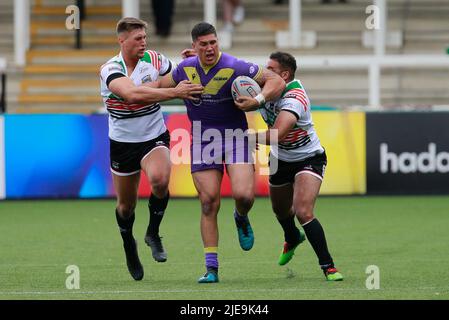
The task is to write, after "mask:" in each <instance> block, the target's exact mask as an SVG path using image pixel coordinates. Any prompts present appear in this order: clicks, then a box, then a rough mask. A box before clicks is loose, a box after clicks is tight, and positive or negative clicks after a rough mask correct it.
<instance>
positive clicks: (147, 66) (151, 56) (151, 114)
mask: <svg viewBox="0 0 449 320" xmlns="http://www.w3.org/2000/svg"><path fill="white" fill-rule="evenodd" d="M174 66H175V65H174V63H173V62H171V61H170V60H169V59H167V58H166V57H164V56H163V55H162V54H160V53H158V52H156V51H152V50H148V51H146V52H145V55H144V56H143V58H141V59H140V60H139V62H138V63H137V65H136V67H135V68H134V71H133V73H132V74H130V75H129V74H128V72H127V69H126V67H125V62H124V60H123V57H122V54H121V53H120V54H118V55H117V56H115V57H113V58H111V59H110V60H109V61H108V62H106V63H105V64H104V65H102V66H101V70H100V80H101V96H102V98H103V103H104V106H105V108H106V110H107V111H108V113H109V138H111V139H112V140H115V141H119V142H144V141H148V140H151V139H154V138H156V137H158V136H160V135H161V134H162V133H164V132H165V131H166V130H167V128H166V127H165V123H164V119H163V116H162V112H161V106H160V105H159V103H152V104H148V105H145V104H138V103H128V102H125V101H124V100H123V99H122V98H121V97H118V96H116V95H114V94H113V93H112V92H111V91H110V90H109V88H108V84H109V83H108V78H109V77H110V76H113V77H111V78H114V76H117V74H118V76H121V75H124V76H126V77H129V78H130V79H131V80H132V81H133V82H134V84H135V85H136V86H139V85H142V84H144V83H146V82H151V81H155V80H157V79H158V77H159V76H163V75H165V74H167V73H169V72H170V71H171V69H172V67H174ZM111 78H110V79H111ZM110 79H109V81H111V80H110Z"/></svg>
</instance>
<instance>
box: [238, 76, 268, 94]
mask: <svg viewBox="0 0 449 320" xmlns="http://www.w3.org/2000/svg"><path fill="white" fill-rule="evenodd" d="M261 91H262V89H260V86H259V84H258V83H257V82H256V81H254V80H253V79H252V78H250V77H247V76H239V77H237V78H235V80H234V81H233V82H232V86H231V93H232V98H233V99H234V100H237V98H238V97H240V96H247V97H252V98H254V97H255V96H257V95H258V94H259V93H260V92H261Z"/></svg>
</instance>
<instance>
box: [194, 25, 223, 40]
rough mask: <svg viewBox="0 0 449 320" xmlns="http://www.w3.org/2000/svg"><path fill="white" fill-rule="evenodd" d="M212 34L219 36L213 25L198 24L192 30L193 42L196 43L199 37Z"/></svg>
mask: <svg viewBox="0 0 449 320" xmlns="http://www.w3.org/2000/svg"><path fill="white" fill-rule="evenodd" d="M212 33H213V34H214V35H215V36H217V30H215V27H214V26H213V25H211V24H210V23H207V22H200V23H198V24H196V25H195V26H194V27H193V29H192V41H196V40H197V39H198V37H201V36H205V35H208V34H212Z"/></svg>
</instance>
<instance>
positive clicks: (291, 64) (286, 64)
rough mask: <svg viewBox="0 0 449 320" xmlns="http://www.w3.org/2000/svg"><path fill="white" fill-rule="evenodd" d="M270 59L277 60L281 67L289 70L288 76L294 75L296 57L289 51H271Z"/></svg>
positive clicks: (292, 76)
mask: <svg viewBox="0 0 449 320" xmlns="http://www.w3.org/2000/svg"><path fill="white" fill-rule="evenodd" d="M270 59H271V60H275V61H277V62H278V63H279V64H280V66H281V67H282V68H283V69H286V70H288V71H290V73H291V75H290V78H294V77H295V72H296V68H297V67H296V59H295V57H293V56H292V55H291V54H290V53H287V52H280V51H277V52H273V53H272V54H270Z"/></svg>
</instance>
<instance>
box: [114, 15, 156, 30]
mask: <svg viewBox="0 0 449 320" xmlns="http://www.w3.org/2000/svg"><path fill="white" fill-rule="evenodd" d="M147 27H148V24H147V23H146V22H145V21H143V20H140V19H137V18H133V17H126V18H122V19H120V21H119V22H117V34H120V33H122V32H125V31H126V32H130V31H133V30H135V29H145V30H146V29H147Z"/></svg>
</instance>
